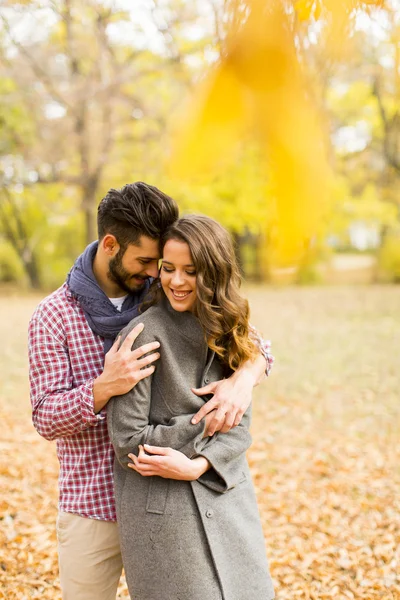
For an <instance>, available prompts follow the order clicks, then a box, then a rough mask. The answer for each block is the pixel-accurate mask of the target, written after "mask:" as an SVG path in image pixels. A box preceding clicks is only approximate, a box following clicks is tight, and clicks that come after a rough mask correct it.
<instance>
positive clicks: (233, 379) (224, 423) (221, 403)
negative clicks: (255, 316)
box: [192, 328, 274, 436]
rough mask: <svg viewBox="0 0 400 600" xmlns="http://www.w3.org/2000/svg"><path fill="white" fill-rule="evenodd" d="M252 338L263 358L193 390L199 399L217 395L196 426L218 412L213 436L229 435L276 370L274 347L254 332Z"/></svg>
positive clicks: (197, 417)
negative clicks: (259, 386) (259, 385)
mask: <svg viewBox="0 0 400 600" xmlns="http://www.w3.org/2000/svg"><path fill="white" fill-rule="evenodd" d="M252 337H253V339H254V341H255V343H256V345H257V346H258V347H259V349H260V356H258V357H257V358H256V359H255V360H254V361H247V362H246V363H245V364H244V365H242V366H241V367H240V369H238V370H237V371H235V372H234V373H233V375H231V376H230V377H229V378H227V379H223V380H222V381H216V382H214V383H210V384H208V385H206V386H204V387H202V388H198V389H193V390H192V391H193V392H194V393H195V394H196V395H198V396H204V395H207V394H214V395H213V397H212V398H211V400H209V401H208V402H206V403H205V404H204V405H203V406H202V407H201V409H200V410H199V411H198V412H197V413H196V415H195V416H194V418H193V423H198V422H199V421H201V420H202V419H204V417H205V416H206V415H207V414H209V413H210V412H211V411H215V413H214V418H213V419H212V421H211V423H210V425H209V427H208V429H207V433H208V434H209V435H210V436H211V435H213V434H214V433H215V432H216V431H221V433H226V432H228V431H229V430H230V429H232V427H236V426H237V425H238V424H239V423H240V421H241V419H242V417H243V415H244V414H245V412H246V410H247V409H248V407H249V406H250V403H251V399H252V393H253V388H254V387H255V386H256V385H258V384H259V383H260V382H261V381H263V379H264V378H265V375H269V372H270V370H271V368H272V364H273V362H274V359H273V356H272V355H271V354H270V343H269V342H265V341H264V340H263V339H262V338H261V336H260V335H259V334H258V333H257V331H256V330H255V329H254V328H252Z"/></svg>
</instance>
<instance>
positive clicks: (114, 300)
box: [109, 294, 128, 312]
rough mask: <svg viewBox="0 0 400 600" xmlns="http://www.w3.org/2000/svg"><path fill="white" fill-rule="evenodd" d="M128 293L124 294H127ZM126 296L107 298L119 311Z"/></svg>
mask: <svg viewBox="0 0 400 600" xmlns="http://www.w3.org/2000/svg"><path fill="white" fill-rule="evenodd" d="M127 295H128V294H126V296H127ZM126 296H121V298H109V300H110V302H112V303H113V304H114V306H115V308H116V309H117V310H119V312H121V308H122V305H123V303H124V300H125V298H126Z"/></svg>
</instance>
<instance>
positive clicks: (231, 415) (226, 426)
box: [220, 410, 236, 433]
mask: <svg viewBox="0 0 400 600" xmlns="http://www.w3.org/2000/svg"><path fill="white" fill-rule="evenodd" d="M235 417H236V411H233V410H231V411H229V412H227V413H226V415H225V421H224V422H223V423H222V427H221V429H220V432H221V433H227V432H228V431H229V430H230V429H232V427H233V426H234V423H235Z"/></svg>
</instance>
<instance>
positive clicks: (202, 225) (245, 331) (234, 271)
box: [146, 215, 259, 370]
mask: <svg viewBox="0 0 400 600" xmlns="http://www.w3.org/2000/svg"><path fill="white" fill-rule="evenodd" d="M168 240H177V241H180V242H185V243H186V244H187V245H188V246H189V249H190V253H191V256H192V260H193V264H194V266H195V268H196V278H197V302H196V306H195V311H196V316H197V317H198V319H199V321H200V324H201V326H202V328H203V330H204V333H205V338H206V341H207V344H208V346H209V348H211V350H214V351H215V352H216V354H218V355H219V356H220V357H221V359H222V362H223V363H224V364H225V366H226V367H229V368H230V369H232V370H236V369H238V368H239V367H240V366H241V365H242V364H243V363H244V362H246V361H247V360H249V359H254V358H256V356H257V355H258V354H259V350H258V349H257V347H256V346H255V344H254V342H253V341H252V339H251V333H250V331H251V330H250V326H249V304H248V302H247V300H245V299H244V298H243V297H242V296H241V295H240V292H239V288H240V283H241V277H240V271H239V267H238V264H237V260H236V256H235V251H234V248H233V243H232V240H231V237H230V235H229V233H228V232H227V231H226V230H225V229H224V228H223V227H222V226H221V225H220V224H219V223H217V222H216V221H214V220H213V219H211V218H209V217H206V216H203V215H187V216H185V217H182V218H180V219H178V221H176V222H175V223H174V224H172V225H171V226H170V227H169V228H168V229H167V230H166V232H165V233H164V235H163V236H162V239H161V247H162V248H164V246H165V244H166V243H167V241H168ZM162 293H163V292H162V288H160V287H158V291H156V292H155V295H153V296H152V297H150V298H149V304H154V303H155V302H156V301H157V299H159V298H160V297H161V296H162ZM153 294H154V291H153ZM146 304H147V306H149V304H148V303H147V302H146Z"/></svg>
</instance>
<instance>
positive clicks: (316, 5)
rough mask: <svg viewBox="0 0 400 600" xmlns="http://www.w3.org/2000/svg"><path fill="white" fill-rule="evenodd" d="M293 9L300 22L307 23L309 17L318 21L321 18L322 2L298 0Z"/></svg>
mask: <svg viewBox="0 0 400 600" xmlns="http://www.w3.org/2000/svg"><path fill="white" fill-rule="evenodd" d="M294 8H295V10H296V12H297V15H298V17H299V19H300V21H308V20H309V19H310V18H311V17H314V19H315V20H316V21H318V19H319V18H320V16H321V10H322V0H298V1H297V2H296V3H295V5H294Z"/></svg>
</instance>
